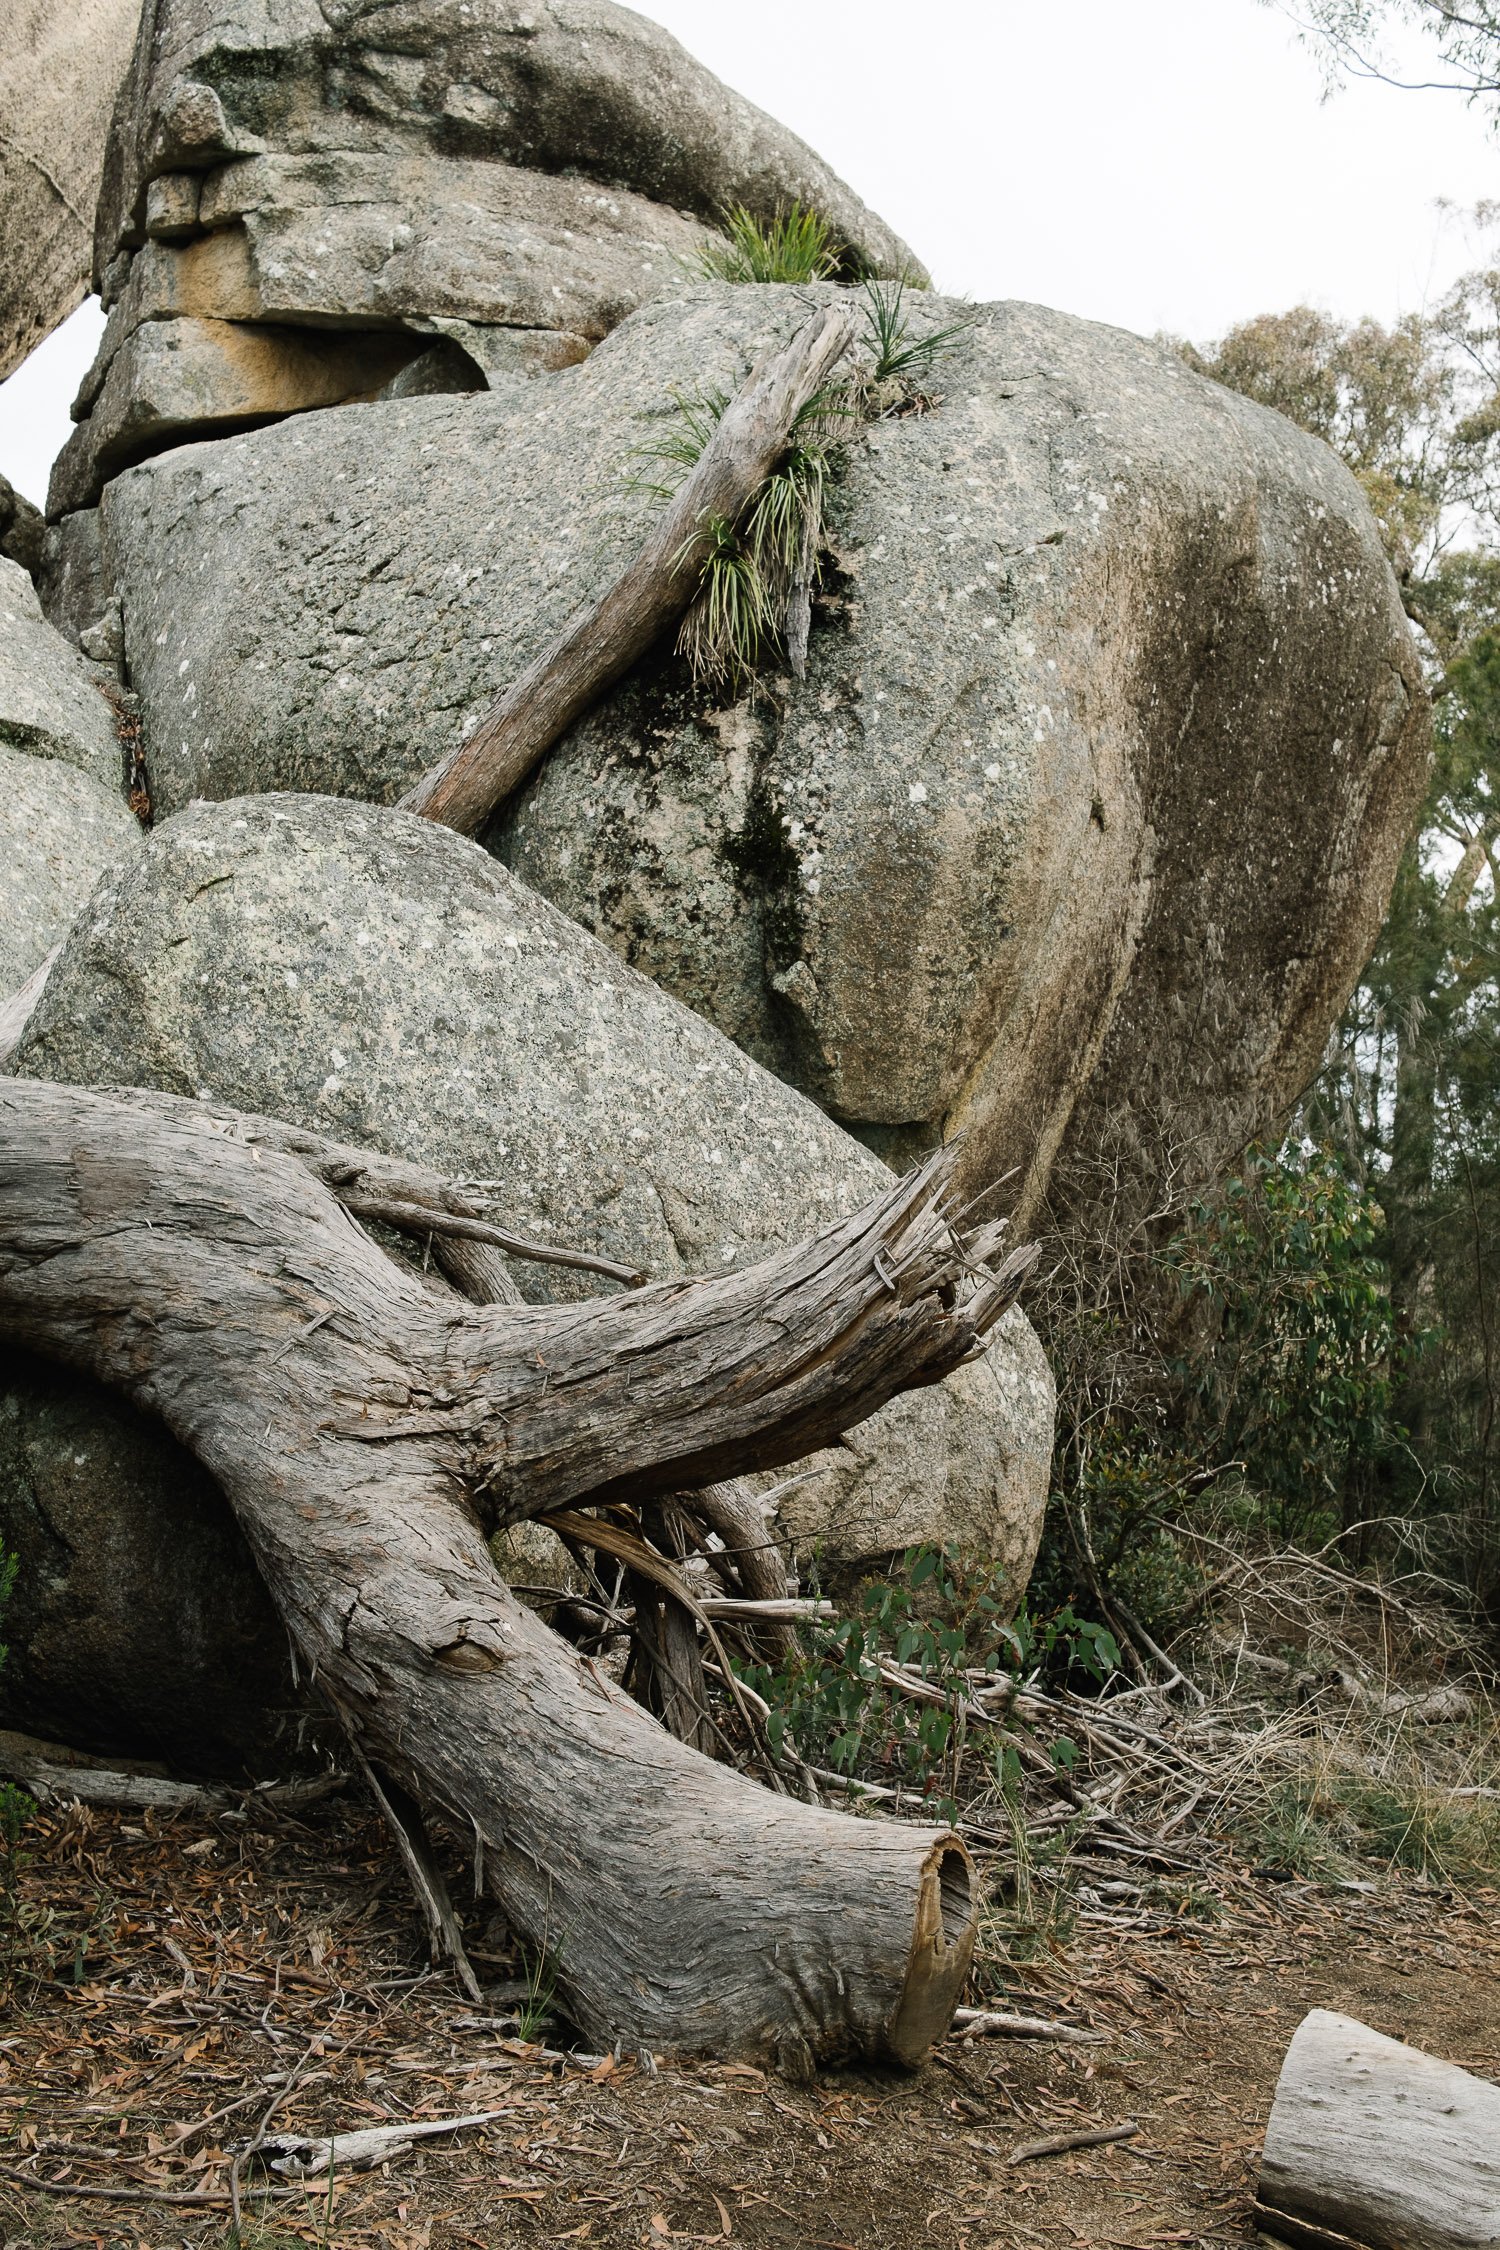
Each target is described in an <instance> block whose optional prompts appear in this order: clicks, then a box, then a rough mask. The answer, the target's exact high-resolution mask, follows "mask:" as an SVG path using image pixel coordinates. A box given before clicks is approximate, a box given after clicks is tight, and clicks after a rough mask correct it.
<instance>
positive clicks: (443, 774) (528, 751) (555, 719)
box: [401, 305, 855, 836]
mask: <svg viewBox="0 0 1500 2250" xmlns="http://www.w3.org/2000/svg"><path fill="white" fill-rule="evenodd" d="M854 331H855V320H854V314H853V312H852V311H851V310H850V308H849V307H848V306H847V305H830V306H828V307H826V308H825V309H824V310H823V311H822V312H819V313H815V314H814V316H813V318H812V319H811V320H809V321H808V322H807V323H806V325H805V326H804V327H802V328H800V329H799V330H798V331H797V334H796V335H795V336H794V337H793V338H792V340H791V342H790V343H789V344H788V345H787V346H786V347H785V349H784V350H783V351H780V352H778V353H777V354H776V355H775V357H774V358H773V359H772V360H770V361H769V362H768V363H767V364H766V365H765V366H763V367H758V368H756V369H755V370H754V372H753V373H752V374H751V376H750V378H749V380H748V381H747V382H746V383H745V384H744V385H743V386H742V387H741V389H740V390H738V391H737V392H736V393H735V396H734V397H733V398H732V399H731V400H730V402H729V404H728V406H727V407H726V408H725V410H724V413H723V415H722V416H721V417H720V420H719V423H718V426H717V428H716V429H715V431H714V433H713V435H712V437H711V438H710V439H709V441H708V444H707V445H706V446H705V447H704V449H703V452H702V455H701V457H700V458H699V460H698V461H697V463H696V464H695V466H694V468H693V470H692V472H691V474H690V475H689V476H688V477H687V479H686V480H685V482H684V483H683V485H682V488H681V490H680V491H679V492H678V493H677V494H676V495H675V497H674V498H673V500H672V501H671V503H670V505H669V506H668V507H667V509H666V511H665V513H664V514H663V515H662V517H661V518H660V520H659V521H658V522H657V523H655V524H654V525H653V526H652V528H651V530H650V532H649V533H648V534H647V536H646V538H645V539H644V541H643V542H642V544H641V546H640V547H639V548H638V549H637V551H636V553H635V554H634V555H632V557H631V558H630V561H629V562H628V563H627V564H626V566H625V568H624V569H623V570H622V571H621V572H620V574H619V576H618V577H617V578H616V579H615V581H614V583H613V584H612V585H611V586H609V587H608V588H607V589H606V590H605V592H604V593H603V594H602V595H600V597H599V598H598V600H597V601H593V602H590V603H588V604H587V605H586V606H585V607H584V608H582V609H580V610H578V611H577V612H576V613H575V614H574V616H573V617H572V618H570V619H569V621H568V623H567V625H565V626H564V628H563V630H562V632H561V633H560V635H559V636H558V638H557V640H556V641H554V642H553V644H552V646H551V647H550V648H548V649H546V650H544V651H543V653H542V655H540V656H539V657H538V658H537V659H536V661H535V663H533V664H530V665H528V666H527V668H526V670H525V671H524V672H523V673H522V674H521V676H520V678H519V679H518V680H516V681H515V682H514V683H513V684H512V685H511V686H510V687H509V688H507V689H506V691H505V693H504V694H503V695H502V696H501V697H500V700H499V701H498V702H497V703H496V704H495V705H494V706H493V708H492V709H491V710H489V711H487V712H486V713H485V715H484V717H483V718H482V719H481V720H480V721H479V724H478V725H477V726H476V727H475V728H474V730H473V732H472V733H471V734H469V735H468V736H466V737H465V739H464V740H463V741H462V742H461V743H459V745H458V746H457V748H456V749H454V750H450V752H449V753H448V755H447V757H446V758H444V759H443V760H442V762H441V763H440V764H439V765H436V766H434V767H433V768H432V770H431V772H429V773H426V774H424V775H423V776H422V779H421V780H420V781H419V782H418V783H417V784H416V786H415V787H414V788H412V789H409V790H408V791H407V793H406V795H405V796H404V797H403V798H402V800H401V803H402V805H403V806H404V807H405V809H406V811H408V812H414V813H422V814H424V815H425V816H426V818H427V819H428V820H437V821H441V822H442V824H443V825H444V827H447V828H456V829H457V830H458V831H459V834H460V835H463V836H474V835H477V834H478V832H479V830H480V829H481V828H482V827H483V826H484V824H485V822H486V821H487V820H488V819H489V817H490V815H491V813H493V812H495V811H496V810H497V809H498V807H499V806H501V805H502V804H504V802H505V800H506V798H507V797H509V796H510V795H511V793H512V791H514V790H516V789H518V788H519V787H520V785H521V783H522V782H523V781H524V780H525V779H526V776H527V775H528V774H529V773H530V772H531V770H532V768H533V767H534V766H535V765H537V764H538V762H539V761H540V760H541V759H542V758H544V757H545V756H546V754H547V752H548V751H549V750H550V749H551V748H552V745H553V743H554V742H556V741H557V740H558V739H559V737H560V736H561V735H562V734H564V733H565V732H566V730H567V729H568V728H569V727H570V726H571V725H572V724H573V721H574V720H575V719H577V718H581V717H582V715H583V713H584V712H585V711H587V710H588V709H589V708H590V707H591V706H592V705H593V704H595V703H597V702H598V700H599V698H600V696H601V695H603V693H604V692H605V690H606V688H610V687H613V685H614V683H615V681H616V680H618V679H620V678H622V677H623V676H624V674H625V673H626V672H628V671H629V669H630V667H631V665H632V664H634V663H635V662H637V660H638V659H639V658H640V657H642V656H644V655H645V653H646V651H647V649H649V648H650V647H651V646H652V645H653V643H654V642H655V641H657V640H659V639H660V637H661V635H662V634H663V633H664V632H665V631H666V629H667V627H668V626H669V625H671V624H674V623H675V622H676V620H677V619H678V618H679V617H680V616H681V615H682V613H683V611H684V610H685V609H686V608H687V606H688V604H689V603H690V602H691V600H692V599H693V596H694V594H695V593H696V592H697V590H698V578H699V572H700V569H701V566H702V562H703V558H704V556H705V554H706V553H707V550H708V530H707V527H708V526H709V525H710V524H711V523H712V522H713V521H714V519H715V518H716V517H718V518H723V519H725V520H727V521H728V522H730V523H734V522H737V521H738V519H739V517H740V516H741V515H742V514H743V512H744V510H745V507H746V505H747V503H748V502H749V501H750V500H751V499H752V498H753V496H754V495H755V493H756V492H757V491H758V490H759V489H760V487H761V485H762V484H764V482H765V480H766V478H767V477H768V476H769V475H770V473H771V471H772V470H773V469H774V468H775V466H776V464H777V462H778V461H779V460H780V458H781V456H782V455H783V454H784V453H785V451H786V449H787V445H788V443H789V442H790V439H791V435H792V431H793V429H794V428H795V426H796V423H797V419H798V416H799V415H800V414H801V413H802V412H803V409H804V408H805V407H806V406H807V405H808V404H809V403H810V401H811V400H812V399H813V398H815V397H816V395H817V393H818V392H819V391H820V390H821V389H822V387H823V385H824V384H825V383H826V382H827V380H828V377H829V375H830V374H831V373H832V371H833V369H834V368H835V367H836V366H837V365H838V363H839V361H840V360H841V359H842V358H843V356H844V354H845V353H846V352H847V351H848V349H849V347H850V345H851V344H852V343H853V341H854Z"/></svg>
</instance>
